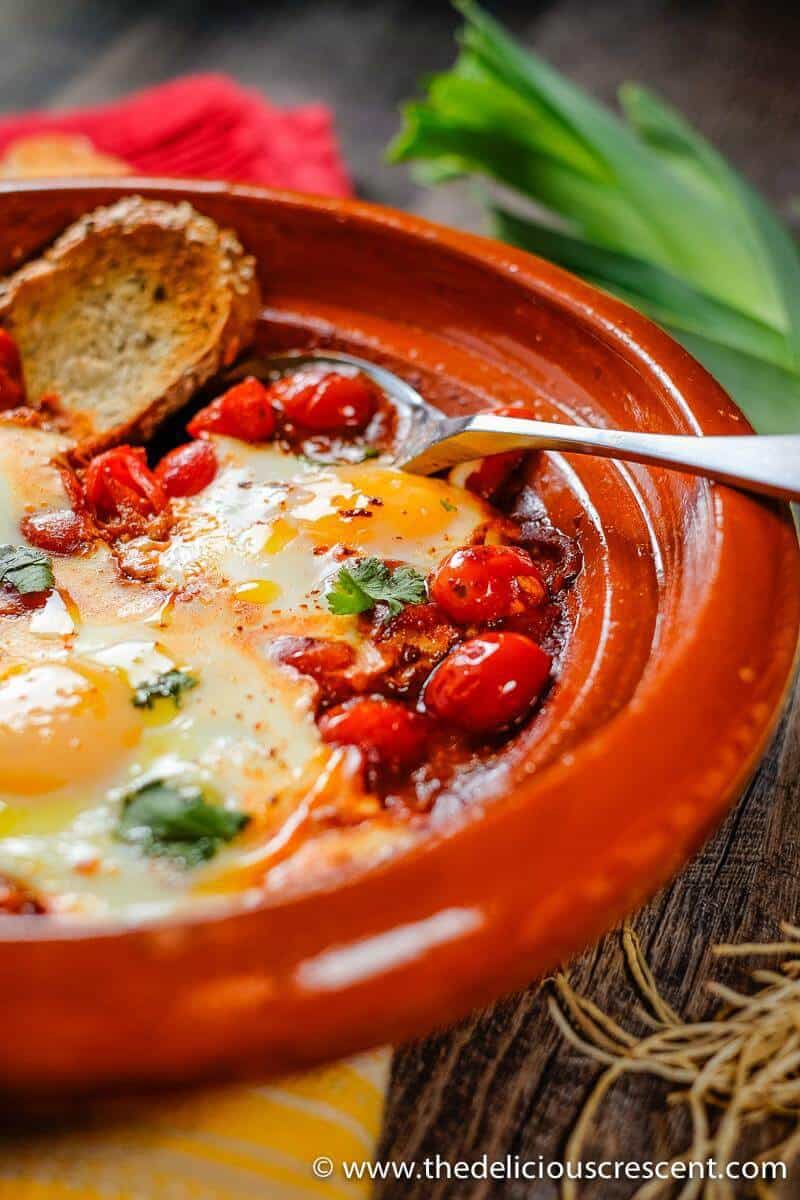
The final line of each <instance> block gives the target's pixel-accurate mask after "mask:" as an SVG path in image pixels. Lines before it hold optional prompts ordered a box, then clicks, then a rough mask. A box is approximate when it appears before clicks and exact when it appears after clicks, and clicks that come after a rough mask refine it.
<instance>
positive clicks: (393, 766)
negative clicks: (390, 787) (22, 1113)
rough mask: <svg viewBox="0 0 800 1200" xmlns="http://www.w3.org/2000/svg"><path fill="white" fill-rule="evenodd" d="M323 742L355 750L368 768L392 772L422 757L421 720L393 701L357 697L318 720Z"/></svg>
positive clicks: (423, 729) (424, 736) (424, 734)
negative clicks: (353, 747) (374, 767)
mask: <svg viewBox="0 0 800 1200" xmlns="http://www.w3.org/2000/svg"><path fill="white" fill-rule="evenodd" d="M319 731H320V733H321V734H322V738H323V740H324V741H326V742H334V743H336V744H338V745H344V746H358V748H359V750H361V752H362V754H363V755H364V757H365V758H366V760H367V762H368V763H369V764H370V765H372V766H377V767H380V768H383V769H384V770H389V771H392V772H396V771H400V770H403V769H406V768H408V767H413V766H414V765H415V764H416V763H418V762H419V760H420V759H421V758H422V756H423V754H424V753H425V744H426V741H427V729H426V724H425V720H424V718H423V717H421V716H420V715H419V714H418V713H415V712H411V710H410V709H408V708H406V707H405V706H404V705H403V704H400V703H399V702H398V701H397V700H386V699H384V697H383V696H358V697H356V698H355V699H353V700H348V701H346V702H345V703H344V704H338V705H337V706H336V707H335V708H330V709H328V711H327V712H326V713H325V714H324V715H323V716H322V717H321V718H320V722H319Z"/></svg>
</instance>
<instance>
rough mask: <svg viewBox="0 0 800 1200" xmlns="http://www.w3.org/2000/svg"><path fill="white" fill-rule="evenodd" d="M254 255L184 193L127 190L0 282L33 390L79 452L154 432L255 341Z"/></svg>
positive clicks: (3, 306) (1, 318) (3, 311)
mask: <svg viewBox="0 0 800 1200" xmlns="http://www.w3.org/2000/svg"><path fill="white" fill-rule="evenodd" d="M259 305H260V294H259V287H258V281H257V279H256V273H255V263H254V260H253V259H252V258H251V257H250V256H249V255H246V254H245V253H244V251H243V250H242V247H241V246H240V244H239V242H238V241H237V239H236V237H235V236H234V235H233V233H231V232H230V231H227V230H220V229H219V228H218V227H217V226H216V225H215V224H214V222H213V221H211V220H209V218H208V217H204V216H201V215H200V214H199V213H197V212H195V211H194V209H193V208H191V207H190V206H189V205H188V204H185V203H182V204H166V203H163V202H161V201H156V200H143V199H142V198H141V197H139V196H131V197H127V198H125V199H124V200H120V201H118V202H117V203H116V204H114V205H112V206H111V207H110V208H100V209H97V210H96V211H95V212H93V213H90V214H89V215H88V216H86V217H83V218H81V220H79V221H77V222H76V223H75V224H74V225H71V226H70V227H69V229H67V230H66V231H65V232H64V233H63V234H62V235H61V237H59V238H58V240H57V241H56V242H55V243H54V244H53V246H52V247H51V249H49V250H48V251H47V252H46V253H45V254H44V255H43V256H42V257H41V258H40V259H37V260H36V261H34V262H31V263H28V264H27V265H26V266H24V267H22V268H21V269H20V270H19V271H17V272H16V274H14V275H12V276H11V277H10V278H8V279H6V280H5V281H4V282H2V283H0V325H3V326H4V327H5V328H6V329H7V330H8V331H9V333H11V335H12V336H13V337H14V338H15V339H16V341H17V344H18V346H19V349H20V352H21V354H22V362H23V367H24V371H25V381H26V385H27V390H28V401H29V403H30V404H32V405H34V406H38V405H40V404H41V402H42V398H43V397H45V396H52V394H53V393H55V396H56V397H57V402H56V403H57V406H58V408H59V409H60V410H61V411H63V412H65V413H66V414H67V415H68V416H69V417H70V419H71V421H72V428H73V431H74V436H75V437H76V440H77V442H78V448H77V453H78V455H79V457H83V456H85V455H87V454H91V453H94V452H95V451H97V450H98V449H101V448H102V447H104V446H106V445H111V444H114V443H116V442H122V441H146V440H147V439H148V438H149V437H150V436H151V435H152V433H153V431H154V430H155V428H156V427H157V426H158V425H159V424H160V422H161V421H163V420H164V418H165V417H167V416H168V415H169V414H170V413H172V412H174V411H175V410H177V409H178V408H180V407H181V406H182V405H183V404H184V403H185V402H186V401H187V400H188V399H189V397H190V396H191V395H192V393H193V392H194V391H195V390H196V388H197V387H199V386H200V385H201V384H203V383H204V382H205V381H206V380H207V379H209V378H210V377H211V376H212V375H213V374H215V373H216V372H217V371H218V370H219V369H220V368H221V367H222V366H225V365H227V364H229V363H230V362H232V360H233V359H234V358H235V357H236V355H237V354H238V353H239V351H240V350H241V349H242V348H244V347H245V346H246V345H247V344H248V342H249V341H250V339H251V337H252V334H253V329H254V325H255V319H256V316H257V314H258V310H259Z"/></svg>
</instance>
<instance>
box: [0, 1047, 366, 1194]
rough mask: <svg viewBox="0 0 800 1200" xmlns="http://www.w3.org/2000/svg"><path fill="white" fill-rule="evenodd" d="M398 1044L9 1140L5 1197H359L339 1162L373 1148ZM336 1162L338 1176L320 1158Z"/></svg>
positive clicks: (1, 1168) (3, 1148)
mask: <svg viewBox="0 0 800 1200" xmlns="http://www.w3.org/2000/svg"><path fill="white" fill-rule="evenodd" d="M389 1060H390V1052H389V1051H388V1050H380V1051H377V1052H375V1053H373V1054H369V1055H362V1056H361V1057H359V1058H356V1059H351V1060H349V1061H348V1062H342V1063H336V1064H334V1065H333V1066H331V1067H326V1068H323V1069H321V1070H318V1071H314V1072H310V1073H308V1074H305V1075H302V1076H298V1077H296V1078H292V1079H285V1080H282V1081H280V1082H278V1083H273V1084H269V1085H265V1086H263V1087H252V1086H244V1085H242V1086H236V1087H228V1088H225V1089H215V1090H209V1091H203V1092H201V1093H199V1094H198V1093H196V1092H195V1093H192V1094H187V1095H181V1096H179V1097H165V1098H160V1099H158V1100H153V1101H151V1102H148V1103H147V1105H143V1106H142V1107H139V1108H137V1110H136V1115H135V1116H134V1117H127V1118H126V1119H125V1120H122V1121H119V1120H115V1119H113V1118H112V1119H111V1120H109V1121H107V1122H104V1123H103V1124H102V1125H93V1126H92V1127H91V1128H84V1129H81V1130H75V1129H70V1130H69V1131H67V1132H60V1131H59V1132H56V1131H50V1132H47V1133H42V1132H37V1133H32V1134H26V1135H25V1136H21V1137H20V1136H14V1137H9V1138H6V1139H5V1140H4V1141H3V1142H2V1144H0V1200H361V1198H363V1197H367V1196H368V1195H369V1191H370V1187H369V1183H368V1182H366V1181H363V1182H359V1181H352V1182H348V1181H347V1180H345V1179H344V1178H343V1177H342V1174H341V1171H340V1170H339V1163H340V1161H341V1160H343V1159H344V1160H348V1159H353V1160H364V1159H370V1158H371V1157H372V1155H373V1153H374V1151H375V1146H376V1143H377V1139H378V1135H379V1132H380V1122H381V1116H382V1112H383V1101H384V1096H385V1092H386V1086H387V1083H388V1075H389ZM320 1155H322V1156H326V1157H327V1158H330V1159H331V1160H332V1161H333V1163H334V1164H335V1169H334V1173H333V1174H332V1175H331V1177H330V1178H329V1179H322V1178H315V1176H314V1172H313V1170H312V1163H313V1162H314V1160H315V1159H316V1158H317V1157H318V1156H320Z"/></svg>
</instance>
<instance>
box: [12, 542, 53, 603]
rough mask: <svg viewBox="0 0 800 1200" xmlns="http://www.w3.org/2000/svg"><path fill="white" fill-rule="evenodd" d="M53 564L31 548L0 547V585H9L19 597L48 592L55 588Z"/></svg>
mask: <svg viewBox="0 0 800 1200" xmlns="http://www.w3.org/2000/svg"><path fill="white" fill-rule="evenodd" d="M55 582H56V581H55V577H54V575H53V562H52V559H50V558H48V556H47V555H46V554H43V553H42V551H41V550H36V549H34V547H33V546H8V545H0V583H10V584H11V586H12V587H13V588H16V590H17V591H18V592H19V594H20V595H21V596H27V595H29V594H31V593H34V592H49V591H50V589H51V588H53V587H54V586H55Z"/></svg>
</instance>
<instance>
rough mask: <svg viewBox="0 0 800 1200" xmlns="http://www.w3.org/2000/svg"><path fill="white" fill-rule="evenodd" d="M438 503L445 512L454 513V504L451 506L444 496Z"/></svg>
mask: <svg viewBox="0 0 800 1200" xmlns="http://www.w3.org/2000/svg"><path fill="white" fill-rule="evenodd" d="M439 503H440V504H441V506H442V508H443V509H444V511H445V512H455V511H456V506H455V504H451V503H450V501H449V500H448V499H447V498H446V497H444V496H443V497H442V499H441V500H440V501H439Z"/></svg>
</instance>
